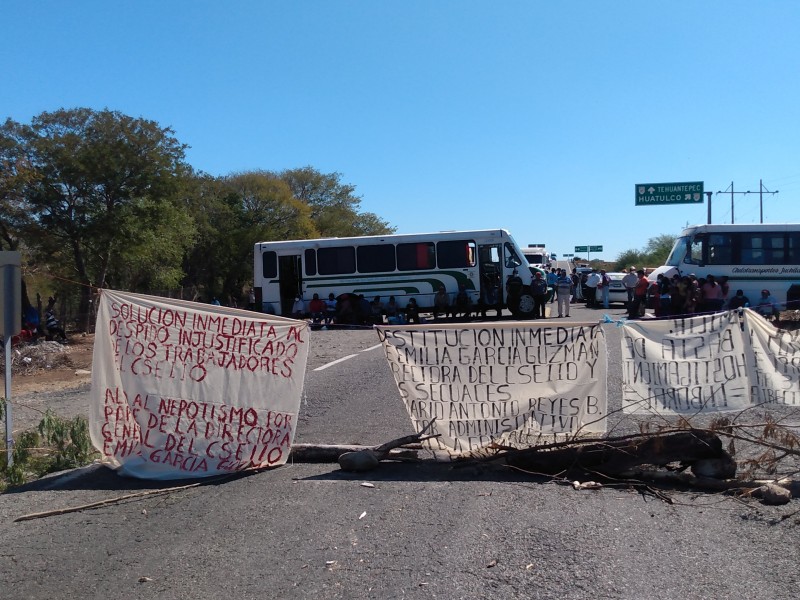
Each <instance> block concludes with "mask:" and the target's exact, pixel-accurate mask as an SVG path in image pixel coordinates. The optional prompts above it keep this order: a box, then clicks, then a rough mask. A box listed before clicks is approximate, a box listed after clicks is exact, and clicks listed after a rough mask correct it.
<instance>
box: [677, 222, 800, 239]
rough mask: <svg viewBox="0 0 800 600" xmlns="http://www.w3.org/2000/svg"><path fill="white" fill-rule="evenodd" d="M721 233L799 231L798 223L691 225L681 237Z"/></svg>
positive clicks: (799, 224)
mask: <svg viewBox="0 0 800 600" xmlns="http://www.w3.org/2000/svg"><path fill="white" fill-rule="evenodd" d="M721 231H730V232H734V231H753V232H756V231H800V223H728V224H724V223H712V224H705V225H691V226H690V227H686V228H685V229H684V230H683V231H682V232H681V235H682V236H683V235H689V234H691V233H715V232H721Z"/></svg>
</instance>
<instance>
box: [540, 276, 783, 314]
mask: <svg viewBox="0 0 800 600" xmlns="http://www.w3.org/2000/svg"><path fill="white" fill-rule="evenodd" d="M543 279H545V277H543V276H542V275H541V273H538V272H537V274H536V277H535V279H534V282H533V284H532V293H533V297H534V300H535V306H536V311H535V314H536V317H537V318H543V317H544V316H545V311H544V304H546V303H547V302H550V303H553V302H556V301H558V316H559V317H561V316H569V305H570V304H574V303H576V302H583V303H585V304H586V306H588V307H590V308H601V307H602V308H609V289H610V284H611V280H610V279H609V276H608V274H607V273H606V271H605V270H604V269H591V270H590V271H586V272H584V273H578V270H577V269H573V270H572V273H569V274H568V273H567V272H566V270H564V269H555V268H553V269H551V270H550V271H549V272H547V275H546V280H545V281H546V283H547V291H546V292H545V291H543V288H542V283H543V282H542V280H543ZM622 285H623V286H624V287H625V290H626V292H627V297H628V300H627V309H628V318H630V319H637V318H640V317H642V316H644V314H645V311H646V309H647V308H651V309H653V312H654V314H655V316H656V317H667V316H673V315H692V314H699V313H709V312H717V311H721V310H732V309H738V308H744V307H748V308H752V309H753V310H755V311H756V312H758V313H760V314H761V315H763V316H764V317H766V318H767V319H770V320H773V319H777V318H778V316H779V308H780V304H779V303H778V301H777V300H776V299H775V298H774V297H773V296H772V294H770V292H769V290H767V289H764V290H761V293H760V297H759V298H757V299H755V300H751V299H750V298H748V297H747V296H745V294H744V292H743V291H742V290H736V291H735V293H733V294H731V293H730V292H731V290H730V289H729V285H728V278H727V277H720V278H719V279H717V278H716V277H715V276H714V275H707V276H706V277H697V276H695V275H694V274H693V273H692V274H689V275H683V276H680V275H677V274H676V275H674V276H673V277H672V278H670V279H668V278H667V277H665V276H663V275H658V277H657V278H656V279H655V280H653V281H651V280H650V279H648V277H647V274H646V272H645V270H644V269H636V267H630V268H629V269H628V271H627V273H626V274H625V276H624V277H623V278H622ZM544 294H546V296H545V295H544ZM567 298H569V300H568V301H567Z"/></svg>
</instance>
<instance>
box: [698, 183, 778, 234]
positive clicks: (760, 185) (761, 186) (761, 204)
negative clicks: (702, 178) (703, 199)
mask: <svg viewBox="0 0 800 600" xmlns="http://www.w3.org/2000/svg"><path fill="white" fill-rule="evenodd" d="M728 188H729V189H730V195H731V224H733V223H734V213H733V198H734V195H735V194H742V195H747V194H755V192H751V191H750V190H747V191H746V192H736V191H734V189H733V182H732V181H731V184H730V185H729V186H728ZM727 193H729V192H728V190H727V189H726V190H725V191H722V192H719V191H718V192H717V194H727ZM778 193H779V191H778V190H775V191H774V192H771V191H769V190H768V189H767V188H766V187H765V186H764V181H763V179H759V180H758V203H759V209H760V220H759V222H760V223H763V222H764V194H773V195H774V194H778ZM707 196H708V201H709V207H708V211H709V223H710V222H711V204H710V203H711V193H710V192H709V193H708V194H707Z"/></svg>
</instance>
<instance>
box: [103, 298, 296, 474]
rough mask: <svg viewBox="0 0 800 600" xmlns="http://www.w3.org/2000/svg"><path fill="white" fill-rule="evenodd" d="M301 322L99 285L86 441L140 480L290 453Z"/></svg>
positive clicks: (226, 468)
mask: <svg viewBox="0 0 800 600" xmlns="http://www.w3.org/2000/svg"><path fill="white" fill-rule="evenodd" d="M308 340H309V332H308V326H307V324H306V323H303V322H300V321H294V320H292V319H284V318H281V317H275V316H272V315H261V314H258V313H253V312H248V311H245V310H239V309H234V308H226V307H223V306H212V305H207V304H199V303H195V302H186V301H183V300H172V299H169V298H156V297H153V296H144V295H140V294H131V293H127V292H117V291H112V290H102V292H101V295H100V301H99V307H98V314H97V327H96V332H95V343H94V358H93V366H92V392H91V399H92V406H91V413H90V430H91V437H92V442H93V444H94V445H95V447H96V448H97V449H98V450H100V452H101V453H102V454H103V459H104V461H105V463H106V464H108V465H109V466H111V467H114V468H117V469H118V470H119V471H120V472H121V473H124V474H126V475H133V476H135V477H141V478H145V479H180V478H186V477H206V476H210V475H216V474H219V473H227V472H231V471H238V470H242V469H246V468H249V467H264V466H274V465H280V464H283V463H285V462H286V460H287V458H288V456H289V450H290V449H291V444H292V440H293V439H294V433H295V427H296V425H297V413H298V409H299V406H300V396H301V394H302V390H303V382H304V378H305V368H306V360H307V358H308Z"/></svg>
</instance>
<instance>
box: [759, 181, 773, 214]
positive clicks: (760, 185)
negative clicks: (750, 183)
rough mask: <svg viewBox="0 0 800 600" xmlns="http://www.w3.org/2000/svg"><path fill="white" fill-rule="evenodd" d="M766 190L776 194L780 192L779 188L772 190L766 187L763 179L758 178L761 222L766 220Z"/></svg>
mask: <svg viewBox="0 0 800 600" xmlns="http://www.w3.org/2000/svg"><path fill="white" fill-rule="evenodd" d="M764 192H767V193H768V194H773V195H774V194H777V193H778V190H775V191H774V192H770V191H769V190H768V189H767V188H765V187H764V184H763V183H762V182H761V180H760V179H759V180H758V208H759V213H760V220H759V223H763V222H764Z"/></svg>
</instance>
